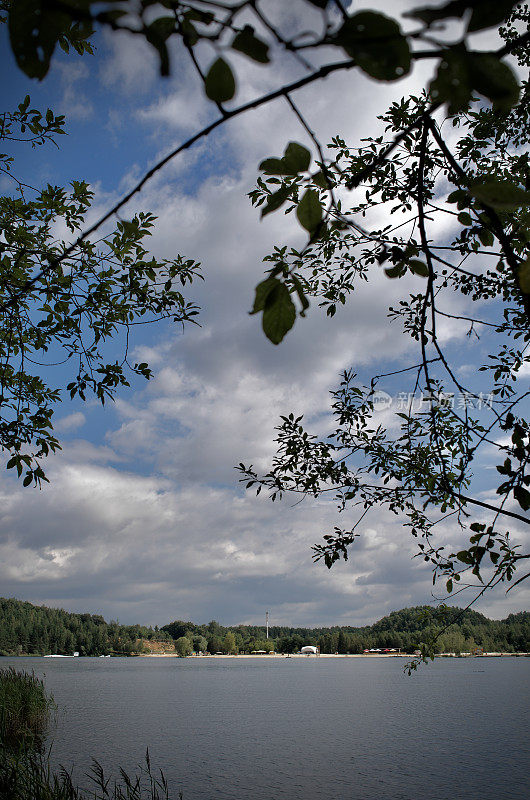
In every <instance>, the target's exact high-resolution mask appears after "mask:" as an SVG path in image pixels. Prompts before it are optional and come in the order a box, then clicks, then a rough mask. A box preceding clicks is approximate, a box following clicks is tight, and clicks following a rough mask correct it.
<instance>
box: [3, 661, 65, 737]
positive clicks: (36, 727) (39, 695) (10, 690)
mask: <svg viewBox="0 0 530 800" xmlns="http://www.w3.org/2000/svg"><path fill="white" fill-rule="evenodd" d="M54 710H55V703H54V701H53V698H52V697H51V695H48V694H47V692H46V689H45V687H44V683H43V682H42V681H41V680H40V678H37V677H36V676H35V675H34V674H33V673H31V674H28V673H27V672H22V671H17V670H16V669H14V668H13V667H10V668H9V669H1V670H0V745H1V746H2V747H3V748H9V749H20V748H28V747H29V748H39V747H40V746H42V744H43V742H44V738H45V736H46V732H47V730H48V726H49V724H50V720H51V715H52V712H53V711H54Z"/></svg>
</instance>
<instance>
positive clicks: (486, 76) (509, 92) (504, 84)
mask: <svg viewBox="0 0 530 800" xmlns="http://www.w3.org/2000/svg"><path fill="white" fill-rule="evenodd" d="M470 83H471V87H472V88H473V89H475V90H476V91H477V92H479V93H480V94H481V95H483V96H484V97H487V98H488V100H491V102H492V103H493V106H494V108H498V109H499V110H501V111H509V110H510V109H511V108H512V107H513V106H514V105H515V104H516V103H517V101H518V100H519V83H518V82H517V78H516V77H515V75H514V73H513V71H512V70H511V69H510V67H509V66H508V65H507V64H504V63H503V62H502V61H500V60H499V59H498V58H497V56H495V55H490V54H488V53H486V54H473V55H472V56H471V58H470Z"/></svg>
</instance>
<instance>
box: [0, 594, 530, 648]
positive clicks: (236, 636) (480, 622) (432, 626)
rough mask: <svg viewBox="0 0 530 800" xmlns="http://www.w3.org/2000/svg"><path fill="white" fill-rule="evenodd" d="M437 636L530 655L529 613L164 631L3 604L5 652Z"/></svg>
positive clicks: (406, 612)
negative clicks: (359, 624) (496, 617)
mask: <svg viewBox="0 0 530 800" xmlns="http://www.w3.org/2000/svg"><path fill="white" fill-rule="evenodd" d="M434 639H436V645H435V649H436V651H437V652H438V653H442V652H457V653H458V652H471V651H472V650H473V649H474V648H475V647H481V648H483V650H485V651H488V652H507V653H513V652H528V651H530V612H528V611H521V612H519V613H517V614H510V615H509V616H508V617H506V619H503V620H492V619H488V618H487V617H485V616H484V615H483V614H480V613H478V612H477V611H472V610H463V609H460V608H455V607H451V608H449V607H441V608H439V609H433V608H431V607H429V606H417V607H415V608H404V609H401V610H400V611H393V612H392V613H390V614H389V615H388V616H386V617H383V618H382V619H380V620H379V621H378V622H375V623H374V624H373V625H367V626H363V627H354V626H350V625H348V626H342V627H340V626H333V627H330V628H324V627H321V628H297V627H289V626H277V625H272V626H270V627H269V638H268V639H267V638H266V629H265V626H261V625H235V626H223V625H220V624H219V623H218V622H216V621H215V620H212V621H211V622H209V623H207V624H201V625H197V624H195V623H193V622H185V621H182V620H176V621H174V622H170V623H168V624H166V625H164V626H163V627H161V628H159V627H158V626H155V627H154V628H153V627H150V626H149V627H148V626H144V625H120V624H119V622H117V621H111V622H106V621H105V620H104V619H103V617H102V616H99V615H94V614H73V613H70V612H67V611H63V610H62V609H55V608H47V607H46V606H35V605H32V604H31V603H28V602H23V601H20V600H15V599H4V598H1V599H0V655H3V656H13V655H46V654H50V653H57V654H63V655H69V654H72V653H73V652H74V651H78V652H79V654H80V655H82V656H99V655H117V656H129V655H139V654H142V653H147V652H152V651H153V649H154V648H153V644H154V643H161V645H162V648H163V649H166V650H167V649H169V650H170V651H172V650H173V646H174V647H175V649H176V652H177V653H179V654H181V655H189V654H191V653H192V652H209V653H226V654H229V653H234V654H235V653H251V652H252V651H253V650H266V651H275V652H278V653H294V652H297V651H298V650H300V648H301V647H303V646H304V645H308V644H313V645H317V646H318V647H319V649H320V652H321V653H340V654H348V653H351V654H356V653H362V652H363V650H365V649H371V648H396V649H400V650H402V651H403V652H406V653H410V652H413V651H414V650H415V649H416V648H418V647H420V646H421V644H422V643H423V642H425V641H432V640H434Z"/></svg>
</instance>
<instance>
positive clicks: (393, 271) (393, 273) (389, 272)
mask: <svg viewBox="0 0 530 800" xmlns="http://www.w3.org/2000/svg"><path fill="white" fill-rule="evenodd" d="M385 275H386V276H387V278H401V277H402V276H403V264H397V265H396V266H395V267H388V268H387V269H385Z"/></svg>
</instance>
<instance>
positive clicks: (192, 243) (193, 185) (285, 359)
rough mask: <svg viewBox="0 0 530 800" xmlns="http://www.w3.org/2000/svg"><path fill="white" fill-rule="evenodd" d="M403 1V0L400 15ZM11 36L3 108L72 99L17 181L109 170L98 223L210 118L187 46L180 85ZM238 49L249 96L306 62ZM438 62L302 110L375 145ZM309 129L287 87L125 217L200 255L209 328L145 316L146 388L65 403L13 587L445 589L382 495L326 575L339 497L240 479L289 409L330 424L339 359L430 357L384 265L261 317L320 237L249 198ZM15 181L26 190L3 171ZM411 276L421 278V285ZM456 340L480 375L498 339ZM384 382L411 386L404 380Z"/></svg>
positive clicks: (26, 522) (88, 605)
mask: <svg viewBox="0 0 530 800" xmlns="http://www.w3.org/2000/svg"><path fill="white" fill-rule="evenodd" d="M371 5H375V4H371ZM377 5H378V7H380V8H382V9H385V7H386V8H387V10H388V9H389V8H390V6H389V3H386V4H385V2H380V3H378V4H377ZM410 5H413V4H411V3H410V2H402V3H401V4H400V5H399V7H400V8H404V7H408V6H410ZM275 6H276V11H277V13H278V14H279V15H280V16H281V14H282V13H286V14H287V13H290V14H296V13H300V14H303V15H304V16H303V17H302V20H303V22H304V23H307V24H310V23H311V22H312V15H313V13H315V12H313V11H312V10H311V9H310V8H309V6H308V4H307V3H299V4H298V5H297V4H293V5H292V6H290V7H289V12H287V11H285V10H284V7H283V5H282V4H281V3H275ZM396 10H397V6H396V4H392V6H391V11H390V13H395V12H396ZM0 35H2V36H4V37H5V31H0ZM2 44H3V45H4V46H3V47H2V48H0V52H1V54H2V55H1V58H2V74H3V75H9V76H10V80H8V81H5V82H4V86H3V102H4V107H6V108H8V107H9V106H12V105H13V104H16V103H18V102H20V100H21V99H22V98H23V97H24V95H25V94H26V93H29V94H30V95H31V98H32V104H33V105H36V106H38V107H42V106H50V107H51V108H53V109H54V111H55V112H56V113H59V112H60V113H64V114H65V115H66V117H67V128H68V132H69V134H68V136H67V137H62V139H61V141H60V145H61V149H60V151H57V150H55V148H53V147H52V146H47V147H46V148H45V149H44V148H39V149H38V150H36V151H34V152H33V153H29V154H28V153H26V154H25V155H24V157H23V160H19V161H18V162H17V174H19V175H20V174H25V175H27V176H31V182H32V183H34V184H41V183H45V182H47V181H51V182H53V183H58V184H65V183H67V182H68V181H69V180H72V179H85V180H87V181H89V182H90V183H91V185H92V186H93V188H94V190H95V192H96V196H95V202H94V217H97V216H98V215H99V213H102V212H103V211H105V210H106V209H108V208H109V207H111V206H112V205H113V204H114V202H116V200H117V199H119V197H120V196H121V195H122V194H123V192H124V191H125V190H126V189H128V188H130V186H131V185H132V184H133V183H134V181H135V180H136V179H138V177H140V176H141V175H142V174H143V172H144V171H145V170H146V168H149V167H150V166H151V165H152V164H153V163H154V161H155V160H156V159H157V158H159V157H160V156H161V155H163V154H164V153H165V152H167V151H168V150H169V149H170V148H172V147H174V146H175V144H176V143H178V142H180V141H182V140H183V139H185V138H186V137H187V136H188V135H189V134H190V133H191V132H192V131H194V130H195V129H196V128H197V127H200V126H202V125H203V124H204V123H205V121H207V120H208V119H209V118H210V117H211V116H212V113H213V112H212V109H211V106H210V105H209V104H208V103H207V102H206V100H205V99H204V97H203V94H202V91H201V90H200V87H199V86H198V84H197V83H196V82H195V79H194V77H193V76H192V75H191V72H190V69H189V67H188V65H187V63H186V61H185V59H184V57H183V56H182V55H179V54H178V53H177V54H176V57H175V61H174V72H173V75H172V77H171V78H169V79H167V80H165V81H163V80H161V79H160V78H159V77H158V74H157V66H156V60H155V59H154V58H153V56H152V54H151V53H150V52H149V51H148V50H147V49H146V47H145V46H143V45H139V43H138V41H136V40H134V41H131V39H130V38H128V37H127V36H107V35H101V34H98V36H97V38H96V39H95V44H96V55H95V56H94V57H90V56H84V57H83V58H79V57H76V56H73V57H66V56H63V55H59V56H58V58H57V59H55V60H54V62H53V66H52V69H51V71H50V74H49V75H48V76H47V78H46V79H45V80H44V81H43V82H42V84H38V83H36V82H30V81H28V80H26V79H25V78H24V77H23V76H22V75H21V73H20V72H19V71H18V70H17V68H16V66H15V65H14V63H13V60H12V58H11V56H10V54H9V52H8V48H7V47H6V46H5V41H4V42H3V43H2ZM233 61H234V64H236V65H237V67H238V69H239V74H240V75H241V76H242V77H241V82H240V87H239V89H240V94H239V97H241V98H247V97H252V96H255V95H257V94H261V93H263V91H264V90H265V89H266V88H267V87H271V88H272V87H274V86H277V85H279V84H280V82H283V81H284V80H286V79H288V78H292V77H293V75H295V74H299V66H298V65H293V64H292V63H291V62H290V61H289V59H288V58H284V57H282V58H280V59H279V61H278V66H277V67H276V68H275V70H274V72H272V74H271V72H270V71H267V70H263V68H261V67H259V66H255V65H252V64H250V63H249V62H248V61H247V60H245V59H244V57H243V56H241V57H239V56H237V55H234V56H233ZM429 74H430V73H429V67H428V66H427V65H422V66H421V69H419V70H416V71H415V72H414V73H413V75H412V76H411V77H409V78H408V79H407V80H406V81H403V82H402V83H400V84H399V86H398V87H396V86H391V87H388V86H383V85H380V84H376V83H374V82H373V81H370V80H369V79H367V78H363V77H361V76H358V75H347V76H346V75H338V76H336V77H334V78H332V79H331V78H330V79H328V80H327V81H326V83H325V84H324V85H323V86H324V87H325V89H324V88H323V86H320V87H318V86H317V87H313V88H310V89H307V90H304V91H302V92H300V93H299V94H298V95H297V102H299V103H300V105H301V106H302V108H303V109H304V110H305V112H306V113H307V115H308V119H309V121H310V123H311V124H312V126H313V127H314V128H315V129H316V130H317V132H318V134H319V136H320V137H321V139H322V140H323V141H329V140H330V138H331V137H332V136H333V135H335V134H337V133H339V134H341V135H343V136H344V137H345V138H346V139H347V140H348V141H351V142H352V143H353V144H356V143H357V142H358V141H359V139H360V138H361V137H362V136H366V135H370V134H372V133H374V126H373V122H374V118H375V116H376V114H378V113H383V112H384V111H385V110H386V107H387V105H388V104H389V102H390V101H391V100H392V99H394V98H395V97H396V95H397V94H398V93H399V94H404V95H406V94H408V93H410V92H411V91H413V90H417V88H418V86H419V85H422V84H423V83H424V82H425V79H426V78H427V77H428V75H429ZM290 139H295V140H297V141H300V142H304V143H305V144H306V145H307V146H309V147H311V143H310V142H308V140H307V136H306V134H305V132H304V131H303V130H302V129H301V128H300V126H299V124H298V123H297V121H296V120H295V119H294V118H293V117H292V115H290V114H289V112H288V109H287V107H286V106H285V104H284V103H282V102H281V101H277V102H276V103H274V104H273V105H271V106H270V107H267V108H265V109H261V110H259V111H256V112H253V113H252V114H250V115H248V116H246V117H244V118H241V119H240V120H235V121H233V122H230V123H229V124H228V125H226V126H224V127H223V128H222V129H221V130H219V131H218V132H217V133H216V134H214V135H212V136H211V137H210V138H209V139H208V140H207V141H206V142H203V143H201V144H199V145H198V146H197V147H195V148H194V149H193V150H192V151H191V152H190V153H189V154H187V155H185V156H184V157H183V158H181V159H179V160H176V161H175V162H174V163H171V164H170V165H168V167H167V168H166V169H165V170H163V171H162V172H161V173H159V174H158V175H157V176H156V177H155V178H154V179H153V180H152V181H151V182H150V183H149V184H148V185H147V187H146V188H145V189H144V190H143V191H142V193H141V195H139V196H138V197H137V198H135V200H134V201H133V202H132V203H131V204H130V206H129V207H128V208H127V209H126V212H124V214H126V215H130V214H132V213H134V212H135V211H137V210H141V209H143V210H150V211H152V212H153V213H155V214H156V215H157V216H158V222H157V225H156V229H155V232H154V235H153V237H152V240H151V248H152V251H153V253H154V254H155V255H156V256H157V257H165V258H172V257H175V255H176V254H177V253H182V254H183V255H186V256H187V257H191V258H194V259H197V260H200V261H201V262H202V264H203V271H204V276H205V282H204V284H199V283H197V284H195V285H194V286H193V287H192V288H191V289H190V290H189V296H190V297H191V298H193V299H194V300H196V302H198V303H199V305H200V306H201V309H202V311H201V317H200V321H201V327H200V328H193V327H190V328H188V329H186V331H185V332H184V333H182V331H181V330H175V328H173V327H172V326H170V325H167V324H165V325H160V326H158V327H156V328H149V329H146V330H142V329H137V331H136V338H135V341H134V343H133V344H134V353H135V357H136V356H137V359H136V360H147V361H149V362H150V363H151V365H152V367H153V369H154V371H155V378H154V379H153V380H152V381H151V382H150V383H149V384H147V385H146V384H145V383H144V382H141V381H136V382H134V383H133V384H132V387H131V389H130V390H129V391H123V392H120V394H119V396H118V398H117V401H116V403H115V404H110V405H109V406H106V407H105V409H104V410H102V409H101V408H100V407H99V406H98V405H97V404H96V403H95V402H92V401H89V402H87V403H85V404H83V403H81V402H79V401H76V402H73V403H70V402H69V401H65V402H64V403H63V404H62V406H61V407H60V408H58V409H57V412H56V423H57V430H58V432H59V435H60V438H61V440H62V442H63V446H64V450H63V452H62V453H61V454H60V455H58V456H56V457H54V458H53V459H50V460H49V463H48V467H47V472H48V474H49V476H50V479H51V484H50V485H49V486H45V487H44V488H43V489H42V491H34V490H28V489H26V490H22V488H21V486H20V485H19V484H16V483H15V482H14V481H12V480H11V479H10V478H9V477H4V478H3V479H2V481H1V482H0V495H1V498H2V512H1V516H0V562H1V566H0V586H1V594H2V595H5V596H15V597H18V598H20V599H25V600H29V601H31V602H34V603H42V604H47V605H52V606H61V607H64V608H67V609H69V610H72V611H88V612H92V613H101V614H103V615H104V616H105V617H107V618H111V617H112V618H116V617H118V618H119V619H120V621H122V622H124V623H128V622H141V623H148V624H149V623H150V624H155V623H156V624H159V625H162V624H165V623H166V622H168V621H170V620H172V619H176V618H184V619H188V618H189V619H193V620H195V621H197V622H204V621H208V620H210V619H212V618H215V619H218V620H219V621H220V622H222V623H224V624H237V623H256V622H261V621H263V619H264V614H265V610H267V609H268V610H269V611H270V615H271V622H272V623H276V624H293V625H309V626H310V625H325V624H341V623H342V624H353V625H357V624H359V625H360V624H365V623H368V622H372V621H374V620H376V619H378V618H379V617H381V616H383V615H384V614H386V613H388V612H389V611H391V610H393V609H397V608H401V607H404V606H410V605H415V604H419V603H424V602H429V600H430V599H431V590H432V586H431V575H430V572H429V570H428V568H426V567H425V566H423V565H422V563H421V562H419V561H418V560H414V561H412V560H411V556H412V555H413V552H414V549H413V545H412V543H411V542H410V541H409V539H408V535H407V533H406V532H405V531H403V530H402V529H401V527H400V525H399V523H398V522H397V521H396V519H395V518H394V517H391V518H390V517H388V516H385V515H384V514H383V513H381V512H380V511H378V510H377V509H375V510H374V512H373V514H372V515H371V516H370V518H369V519H368V521H367V523H366V526H365V529H364V530H363V536H362V539H361V540H360V543H359V545H358V546H357V547H356V549H355V551H354V552H353V553H352V556H351V559H350V561H348V563H346V564H344V563H341V564H338V565H337V566H335V567H334V569H333V570H332V571H328V570H327V569H326V568H325V567H324V566H322V565H320V564H317V565H315V564H313V562H312V560H311V550H310V547H311V545H312V544H313V543H314V542H316V541H318V540H319V539H320V537H321V535H322V533H325V532H327V531H329V530H330V529H332V528H333V525H335V524H338V521H337V516H336V510H335V507H334V505H333V503H327V502H324V501H319V502H311V501H306V502H304V503H302V504H300V505H293V502H292V501H289V500H287V501H285V502H283V503H280V504H278V503H275V504H274V505H273V504H270V503H269V502H268V501H267V500H266V498H264V497H263V496H260V497H259V498H256V497H255V496H254V494H253V493H245V492H244V491H242V489H241V487H240V486H239V485H238V483H237V474H236V473H235V471H234V465H235V464H237V463H239V462H240V461H243V462H245V463H250V462H252V463H254V464H255V465H257V466H258V467H259V468H266V467H267V465H268V464H269V463H270V458H271V456H272V454H273V452H274V447H273V444H272V439H273V429H274V426H275V425H276V424H277V420H278V417H279V415H280V414H285V413H289V412H290V411H294V412H296V413H297V414H299V413H304V414H305V415H306V418H307V419H308V420H309V422H310V426H311V427H312V429H313V430H315V431H316V432H319V433H324V432H325V431H326V429H327V428H328V426H329V414H328V412H329V394H328V393H329V390H330V389H331V388H333V387H334V386H336V384H337V382H338V378H339V374H340V372H341V370H343V369H345V368H347V367H350V366H353V367H354V368H355V369H356V371H358V372H359V374H360V376H361V378H362V379H363V380H368V379H369V376H370V375H371V374H373V373H374V372H385V371H388V370H391V369H396V368H399V367H401V366H406V365H407V364H408V363H409V360H408V359H409V358H410V353H411V351H410V348H409V345H408V343H407V341H406V340H405V339H404V338H403V337H402V336H399V335H396V329H395V328H393V327H392V326H390V325H389V323H388V320H387V317H386V310H387V308H388V306H389V305H390V304H392V303H393V302H395V301H396V299H399V296H400V293H401V294H402V293H403V291H405V289H404V283H403V282H401V281H399V282H393V281H388V280H387V279H385V278H384V276H382V275H381V273H380V272H379V273H377V274H375V275H374V276H373V279H371V280H370V282H369V284H368V285H367V286H363V287H361V288H360V290H359V291H358V292H356V294H355V295H354V296H353V297H352V298H351V300H350V301H349V303H348V306H347V308H346V309H345V310H343V311H341V312H340V313H339V314H338V315H337V316H336V317H335V318H334V319H333V320H332V321H330V320H329V319H327V318H326V317H325V315H324V314H323V313H322V312H320V311H319V310H318V309H316V308H313V309H311V312H310V314H309V316H308V319H306V320H303V321H299V322H298V323H297V325H296V326H295V329H294V331H293V332H292V333H291V334H289V336H288V337H287V338H286V340H285V341H284V342H283V343H282V345H281V346H280V347H278V348H275V347H274V346H273V345H271V344H270V343H269V342H267V341H266V340H265V338H264V336H263V334H262V332H261V330H260V325H259V320H257V318H256V317H249V315H248V313H247V312H248V310H249V308H250V305H251V298H252V296H253V287H254V286H255V284H256V283H257V282H258V281H259V279H260V276H261V274H262V271H263V266H262V264H261V260H262V258H263V256H264V255H265V254H267V253H268V252H269V251H270V250H271V248H272V245H273V244H276V243H280V242H281V243H284V242H288V243H290V244H294V245H297V244H300V243H301V242H302V241H303V236H302V234H301V233H300V229H298V228H297V227H296V225H295V224H293V222H292V218H291V217H288V218H284V217H283V216H282V215H278V214H275V215H270V216H269V217H267V220H266V221H265V222H263V223H260V222H259V220H258V215H257V214H256V212H255V211H254V210H253V209H252V208H251V206H250V203H249V202H248V199H247V198H246V196H245V195H246V193H247V192H248V191H250V189H252V187H253V184H254V181H255V177H256V167H257V164H258V163H259V161H260V160H261V159H262V158H264V157H266V156H268V155H271V154H273V153H280V152H281V151H282V150H283V148H284V146H285V144H286V143H287V141H289V140H290ZM314 155H315V154H314ZM1 188H2V190H3V191H7V186H6V185H5V183H4V184H2V187H1ZM414 280H419V279H411V281H414ZM411 281H409V283H408V284H407V286H408V287H409V289H412V288H418V286H419V284H417V283H413V282H411ZM396 283H398V284H399V286H396ZM464 307H465V304H464V303H463V301H462V308H464ZM442 336H443V337H444V341H445V342H446V344H447V347H448V348H449V352H451V353H453V354H455V355H456V358H457V362H458V363H459V366H460V368H462V369H463V370H466V369H467V370H468V372H472V371H473V369H474V366H475V365H476V363H478V361H479V358H480V356H479V353H480V352H481V351H483V350H485V349H486V348H487V341H486V340H484V339H482V340H481V341H480V342H476V343H473V342H470V341H468V340H467V339H466V337H465V330H464V328H462V327H455V326H452V327H450V326H447V328H446V329H445V330H444V331H442ZM464 345H465V347H464ZM381 388H383V389H386V390H387V391H389V392H390V393H391V394H394V393H396V392H397V391H399V390H400V389H404V390H405V391H407V390H408V387H403V386H400V385H398V384H397V382H395V381H393V382H391V381H387V382H386V383H385V382H382V383H381ZM486 488H487V486H486V483H485V484H484V485H483V486H479V489H484V490H485V489H486ZM445 533H446V534H447V535H448V536H449V538H451V537H453V536H454V535H455V534H454V532H452V531H445ZM512 595H513V596H512ZM512 595H508V598H506V597H505V596H504V594H503V593H502V592H500V593H498V594H497V595H495V596H494V597H493V596H491V597H490V598H488V599H487V600H484V601H483V602H482V603H481V604H480V605H479V606H478V608H479V610H483V611H484V612H485V613H488V614H490V615H492V616H497V617H502V616H505V615H506V614H507V613H509V612H510V611H515V610H519V609H522V608H526V607H528V600H529V592H528V590H526V589H521V591H520V592H519V593H518V594H517V595H516V594H515V592H513V593H512Z"/></svg>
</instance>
